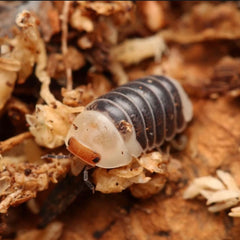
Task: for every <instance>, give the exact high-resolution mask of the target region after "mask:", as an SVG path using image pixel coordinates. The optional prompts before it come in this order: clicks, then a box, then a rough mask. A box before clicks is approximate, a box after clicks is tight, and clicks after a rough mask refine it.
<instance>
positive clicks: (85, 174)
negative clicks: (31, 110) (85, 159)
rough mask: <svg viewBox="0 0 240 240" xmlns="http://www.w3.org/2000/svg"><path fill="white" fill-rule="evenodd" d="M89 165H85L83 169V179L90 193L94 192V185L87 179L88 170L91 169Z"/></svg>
mask: <svg viewBox="0 0 240 240" xmlns="http://www.w3.org/2000/svg"><path fill="white" fill-rule="evenodd" d="M91 168H92V167H91V166H86V167H85V168H84V170H83V181H84V182H85V183H86V185H87V186H88V187H89V188H90V189H91V191H92V193H95V186H94V185H93V184H92V182H91V181H90V180H89V174H88V170H89V169H91Z"/></svg>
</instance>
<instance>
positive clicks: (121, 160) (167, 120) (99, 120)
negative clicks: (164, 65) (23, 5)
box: [66, 75, 192, 168]
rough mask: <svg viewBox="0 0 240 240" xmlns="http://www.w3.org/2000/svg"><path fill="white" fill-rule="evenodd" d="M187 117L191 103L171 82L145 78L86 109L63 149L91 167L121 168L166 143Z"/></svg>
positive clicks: (161, 77) (104, 97)
mask: <svg viewBox="0 0 240 240" xmlns="http://www.w3.org/2000/svg"><path fill="white" fill-rule="evenodd" d="M191 119H192V104H191V101H190V100H189V98H188V96H187V95H186V93H185V92H184V90H183V88H182V86H181V85H180V84H179V83H178V82H177V81H176V80H174V79H172V78H169V77H166V76H153V75H152V76H147V77H144V78H141V79H138V80H135V81H132V82H129V83H127V84H125V85H122V86H120V87H118V88H116V89H115V90H113V91H111V92H109V93H107V94H105V95H103V96H101V97H99V98H97V99H96V100H94V101H93V102H91V103H90V104H89V105H87V106H86V108H85V110H84V111H83V112H82V113H80V114H79V115H78V116H77V117H76V119H75V120H74V122H73V124H72V126H71V128H70V130H69V132H68V135H67V137H66V145H67V147H68V149H69V151H70V152H72V153H73V154H74V155H76V156H78V157H79V158H80V159H82V160H83V161H85V162H86V163H88V164H90V165H92V166H95V165H96V166H99V167H102V168H115V167H120V166H125V165H127V164H129V162H131V160H132V157H139V156H140V155H141V154H142V153H143V152H146V151H149V150H152V149H154V148H156V147H159V146H161V145H162V144H163V143H164V141H171V140H172V139H173V138H174V137H175V135H176V134H177V133H180V132H181V131H183V130H184V129H185V127H186V123H187V122H189V121H190V120H191Z"/></svg>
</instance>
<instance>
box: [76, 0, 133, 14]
mask: <svg viewBox="0 0 240 240" xmlns="http://www.w3.org/2000/svg"><path fill="white" fill-rule="evenodd" d="M78 4H79V6H80V8H81V9H84V10H92V11H94V12H95V13H96V14H99V15H106V16H109V15H112V14H116V13H118V12H123V13H124V12H128V11H130V10H131V8H132V7H133V3H132V2H131V1H124V2H121V1H108V2H104V1H101V2H89V1H78Z"/></svg>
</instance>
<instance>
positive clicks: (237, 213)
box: [228, 207, 240, 217]
mask: <svg viewBox="0 0 240 240" xmlns="http://www.w3.org/2000/svg"><path fill="white" fill-rule="evenodd" d="M228 215H229V216H231V217H240V207H234V208H231V212H230V213H229V214H228Z"/></svg>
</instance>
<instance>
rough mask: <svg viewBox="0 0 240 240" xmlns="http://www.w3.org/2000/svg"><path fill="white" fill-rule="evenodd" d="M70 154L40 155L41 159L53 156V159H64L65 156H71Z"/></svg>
mask: <svg viewBox="0 0 240 240" xmlns="http://www.w3.org/2000/svg"><path fill="white" fill-rule="evenodd" d="M71 157H72V155H71V154H68V155H56V154H45V155H43V156H41V159H48V158H55V159H65V158H71Z"/></svg>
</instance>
